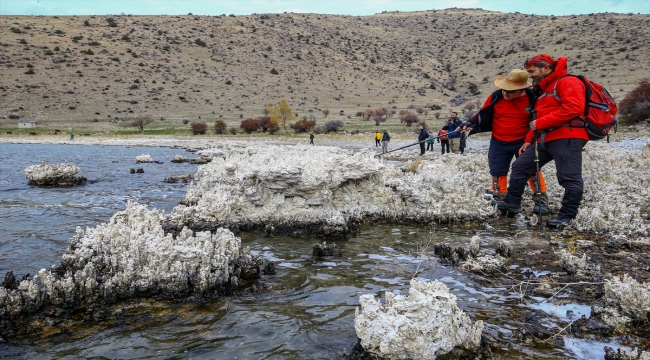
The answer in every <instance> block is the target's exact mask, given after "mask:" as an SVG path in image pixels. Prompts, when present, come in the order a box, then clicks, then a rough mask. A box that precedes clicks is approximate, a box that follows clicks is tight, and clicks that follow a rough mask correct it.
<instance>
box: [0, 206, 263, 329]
mask: <svg viewBox="0 0 650 360" xmlns="http://www.w3.org/2000/svg"><path fill="white" fill-rule="evenodd" d="M163 216H164V212H161V211H158V210H148V209H147V208H146V206H144V205H140V204H137V203H133V202H129V203H128V205H127V208H126V210H124V211H120V212H118V213H116V214H115V215H113V217H112V218H111V219H110V220H109V221H108V222H107V223H104V224H101V225H99V226H97V227H96V228H89V229H87V230H86V231H85V232H84V231H83V230H81V229H80V228H77V234H76V235H75V236H74V238H73V240H72V242H71V244H70V246H69V247H68V250H67V252H66V253H65V254H64V255H63V256H62V259H61V264H60V265H59V266H53V267H52V268H51V269H47V270H46V269H42V270H40V271H39V272H38V274H37V275H35V276H34V277H33V278H32V279H31V280H23V281H21V282H20V284H19V286H18V288H17V289H16V288H15V286H12V281H11V279H10V281H9V286H6V287H0V334H13V333H20V332H26V331H30V330H34V329H36V328H38V327H39V326H43V325H42V323H41V322H40V321H39V320H41V319H43V318H44V317H49V316H51V315H53V314H55V315H54V317H55V319H54V320H52V319H50V320H48V321H49V322H56V321H62V320H63V319H64V318H65V317H66V316H69V315H70V314H72V313H74V312H75V311H79V310H83V311H85V312H87V313H94V312H97V313H101V312H102V311H103V309H104V308H105V307H106V305H110V304H113V303H116V302H118V301H122V300H129V299H134V298H138V297H160V298H167V299H175V298H182V297H187V296H194V297H208V296H213V295H221V294H228V293H230V292H231V291H232V289H234V288H237V287H239V286H240V285H241V284H242V282H244V281H250V280H254V279H256V278H257V277H259V273H260V270H261V269H260V268H261V264H262V262H261V259H260V258H259V257H257V256H253V255H251V254H250V252H249V251H248V250H247V249H244V250H242V249H241V240H240V239H239V238H237V237H235V236H234V235H233V234H232V233H231V232H230V231H228V230H226V229H218V230H217V231H216V232H215V233H214V234H212V233H210V232H197V233H196V234H194V233H193V232H192V231H191V230H189V229H187V228H184V229H182V230H181V231H180V232H179V233H178V234H177V236H176V237H172V235H171V234H167V235H165V234H164V231H163V229H162V226H161V220H162V218H163Z"/></svg>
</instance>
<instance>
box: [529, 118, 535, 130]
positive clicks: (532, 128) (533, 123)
mask: <svg viewBox="0 0 650 360" xmlns="http://www.w3.org/2000/svg"><path fill="white" fill-rule="evenodd" d="M530 129H531V130H533V131H537V120H533V121H531V122H530Z"/></svg>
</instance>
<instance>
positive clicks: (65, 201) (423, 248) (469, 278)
mask: <svg viewBox="0 0 650 360" xmlns="http://www.w3.org/2000/svg"><path fill="white" fill-rule="evenodd" d="M0 150H1V151H2V153H3V155H4V159H5V161H3V162H2V163H1V164H0V193H1V194H2V197H1V200H0V232H2V234H3V236H2V238H1V239H0V274H3V273H4V272H5V271H7V270H14V272H15V273H16V274H17V275H19V276H20V275H22V274H25V273H31V274H32V275H33V274H35V273H36V272H37V271H38V270H39V269H40V268H42V267H49V266H50V265H52V264H55V263H58V262H59V260H60V256H61V254H62V253H63V252H64V251H65V248H66V247H67V246H68V243H69V241H70V239H71V238H72V236H73V234H74V230H75V228H76V226H82V227H85V226H96V225H97V224H99V223H101V222H103V221H106V220H108V219H109V218H110V216H111V215H113V214H114V213H115V212H116V211H119V210H123V209H124V207H125V204H126V201H127V200H135V201H138V202H141V203H146V204H148V205H149V207H150V208H154V207H155V208H160V209H165V210H167V211H169V210H171V208H173V206H175V205H176V204H177V203H178V201H179V200H180V199H181V197H182V195H183V194H184V193H185V188H186V185H184V184H181V185H175V184H167V183H164V182H162V180H163V179H164V178H165V177H168V176H171V175H180V174H185V173H193V172H195V171H196V166H194V165H186V164H173V163H171V162H170V160H171V159H172V158H173V156H174V155H175V154H183V153H184V151H183V150H178V149H166V148H144V147H143V148H140V147H131V148H125V147H108V146H105V147H104V146H72V145H67V146H66V145H6V144H0ZM146 153H149V154H151V155H152V156H153V158H154V159H155V160H159V161H163V162H164V164H162V165H161V164H138V165H136V164H135V156H137V155H141V154H146ZM41 161H48V162H51V163H60V162H71V163H73V164H75V165H77V166H79V167H80V168H81V169H82V173H83V175H84V176H86V177H87V178H88V179H89V182H88V184H87V185H85V186H82V187H74V188H66V189H41V188H36V187H31V186H28V185H27V180H26V179H25V177H24V172H23V170H24V168H25V167H26V166H28V165H31V164H36V163H39V162H41ZM131 167H143V168H144V170H145V172H144V174H133V175H132V174H129V168H131ZM504 227H505V228H504V229H501V230H498V231H495V232H491V233H486V234H484V235H483V236H482V241H483V245H484V246H487V247H490V248H493V247H494V244H495V242H496V241H497V240H498V239H499V238H507V239H510V240H515V241H519V242H524V243H525V242H534V241H538V239H537V235H536V233H535V232H534V231H529V230H527V229H526V228H525V227H524V226H523V225H522V224H519V223H517V222H514V223H512V224H509V225H504ZM475 234H476V231H469V230H461V229H447V228H444V227H437V228H430V227H427V226H418V225H393V226H389V225H375V226H365V227H364V228H363V229H362V230H361V231H360V232H359V233H356V234H352V235H351V236H350V237H349V238H348V239H346V240H341V241H337V242H336V243H337V245H338V246H339V247H340V248H342V249H343V257H340V258H316V257H313V256H312V255H311V253H312V246H313V245H314V244H315V243H316V242H319V241H322V239H309V238H308V239H295V238H285V237H265V236H263V235H262V234H261V233H259V232H248V233H243V234H239V235H240V236H241V238H242V241H243V244H244V245H245V246H250V248H251V249H252V251H253V252H255V253H258V254H260V255H262V256H263V257H265V258H266V259H268V260H269V261H273V262H274V263H275V264H276V267H277V274H276V275H274V276H270V277H269V278H268V279H267V284H268V285H269V289H268V290H267V291H265V292H264V293H263V294H262V295H258V296H250V295H239V296H233V297H229V298H221V299H214V300H210V301H207V302H192V301H186V302H164V301H155V300H150V301H149V304H148V305H147V306H139V307H136V308H132V309H126V310H125V315H124V316H123V317H121V318H120V319H112V320H110V321H104V322H97V323H85V324H83V323H76V322H75V321H74V319H73V320H71V321H70V322H69V324H67V325H66V328H67V329H68V331H65V332H62V333H56V331H55V333H54V334H51V333H48V334H35V335H31V336H28V337H21V338H16V339H10V341H8V342H4V343H3V342H2V340H0V358H3V357H10V358H25V359H27V358H30V359H32V358H36V359H53V358H56V359H78V358H120V359H142V358H170V359H171V358H178V359H181V358H182V359H185V358H192V359H342V358H345V354H347V352H349V351H350V349H352V347H353V346H354V344H355V343H356V334H355V330H354V309H355V307H356V306H358V297H359V295H361V294H374V295H377V296H381V297H383V294H384V293H385V292H386V291H391V292H395V293H404V294H406V293H407V290H408V285H409V281H410V279H411V278H412V277H413V274H414V272H415V270H416V269H419V270H420V272H419V274H418V277H419V278H421V279H429V280H433V279H438V280H441V281H442V282H444V283H445V284H447V286H448V287H449V288H450V289H451V291H452V292H453V293H454V294H455V295H456V296H457V297H458V305H459V306H460V307H461V308H462V309H463V310H465V311H467V312H468V314H470V316H472V317H474V318H475V319H479V320H483V321H485V330H484V332H485V333H487V334H489V336H490V337H491V338H493V339H499V342H500V345H501V346H499V347H497V348H496V349H495V350H497V351H499V353H498V354H495V356H499V357H500V358H521V359H523V358H533V357H534V358H548V359H561V358H585V357H584V356H588V357H591V356H595V355H594V354H596V355H599V354H600V353H599V352H598V351H599V349H602V344H599V343H592V342H589V341H582V340H581V341H582V342H581V343H580V344H579V345H580V348H579V350H574V349H572V348H569V347H568V349H562V348H559V349H558V348H540V347H539V346H537V347H534V345H531V347H528V346H524V345H521V344H519V343H516V342H513V341H510V340H509V337H510V335H511V331H513V330H516V329H518V328H520V326H521V324H519V323H518V322H517V321H516V320H515V318H517V317H516V316H512V314H514V313H516V312H518V311H521V309H522V305H521V303H520V301H519V299H518V296H517V294H516V293H513V292H511V291H508V290H507V289H506V288H504V287H502V286H499V284H495V283H491V282H490V281H489V280H488V279H483V278H482V277H480V276H478V275H476V274H468V273H463V272H461V271H459V270H458V269H455V268H450V267H447V266H442V265H440V264H438V263H437V262H436V261H435V258H434V257H433V245H432V244H433V243H437V242H449V243H450V245H451V246H459V245H466V244H467V243H468V242H469V239H470V238H471V237H472V236H474V235H475ZM515 234H516V236H515ZM427 244H430V245H429V246H427ZM521 271H523V269H511V272H512V273H513V274H517V273H519V272H521ZM501 343H502V344H501ZM574 347H575V346H574ZM493 351H494V350H493ZM594 351H596V353H594ZM584 354H588V355H584ZM588 357H587V358H588ZM600 358H602V355H601V356H600Z"/></svg>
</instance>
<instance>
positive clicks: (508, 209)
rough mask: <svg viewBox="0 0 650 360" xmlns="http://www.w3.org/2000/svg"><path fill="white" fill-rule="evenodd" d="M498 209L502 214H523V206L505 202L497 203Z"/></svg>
mask: <svg viewBox="0 0 650 360" xmlns="http://www.w3.org/2000/svg"><path fill="white" fill-rule="evenodd" d="M496 206H497V209H499V210H501V212H505V213H510V214H519V213H521V211H522V210H521V205H514V204H509V203H507V202H505V201H497V202H496Z"/></svg>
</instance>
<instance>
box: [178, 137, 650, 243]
mask: <svg viewBox="0 0 650 360" xmlns="http://www.w3.org/2000/svg"><path fill="white" fill-rule="evenodd" d="M218 146H219V148H218V149H212V150H209V151H208V150H203V151H201V152H200V153H201V155H202V156H204V155H206V156H211V158H212V162H211V163H209V164H206V165H205V166H201V167H200V168H199V170H198V173H197V174H196V178H197V180H198V182H197V183H196V184H193V185H191V186H190V187H189V189H188V192H187V194H186V195H185V197H184V198H183V200H182V202H181V205H180V206H178V207H177V208H176V209H174V211H173V213H172V214H170V217H169V221H170V222H171V223H174V224H176V226H177V227H178V228H180V227H182V226H184V225H190V226H191V227H192V228H194V229H198V228H200V226H198V225H201V226H204V227H205V228H216V227H219V226H224V227H228V228H231V229H248V228H253V227H260V228H265V229H266V230H267V232H271V233H275V232H285V233H290V234H296V235H300V234H304V233H319V234H324V235H330V236H341V235H344V234H345V233H346V232H348V231H350V230H352V229H354V228H355V227H356V226H358V224H359V223H360V222H363V221H364V220H366V219H372V220H385V221H409V222H430V221H442V222H446V221H450V220H481V219H485V218H487V217H489V216H491V215H492V214H493V213H494V209H493V208H492V207H491V206H490V205H489V203H488V202H486V201H484V200H483V199H482V195H483V192H484V189H485V187H486V184H489V171H488V169H487V160H486V158H485V155H479V156H471V157H469V156H467V157H466V156H458V155H449V156H443V157H431V158H427V160H426V161H424V162H423V163H422V165H420V166H419V167H417V169H416V171H415V172H403V171H401V170H400V168H399V166H394V165H392V164H386V163H384V162H382V160H381V159H378V158H376V157H374V155H375V153H374V152H373V151H372V150H365V149H364V150H355V151H353V150H344V149H340V148H335V147H308V146H304V145H296V146H276V145H269V144H265V145H264V146H261V145H257V144H255V145H251V144H248V145H247V146H242V145H241V144H228V143H224V144H219V145H218ZM649 148H650V145H646V147H645V148H644V149H643V150H627V149H622V148H617V147H614V146H611V145H608V144H604V143H600V142H590V143H589V144H588V145H587V147H586V148H585V151H584V152H583V154H584V165H583V168H584V171H583V172H584V178H585V195H584V200H583V202H582V205H581V207H580V212H579V214H578V217H577V218H576V219H575V221H574V222H573V223H572V226H573V227H574V228H575V229H577V230H579V231H594V232H607V233H619V232H626V233H629V234H631V235H633V236H648V234H650V225H649V224H648V222H647V220H646V218H645V217H647V214H646V213H647V204H648V199H649V198H650V190H649V189H650V188H649V187H648V186H646V185H647V184H648V183H650V172H648V171H647V167H648V165H650V150H649ZM204 153H205V154H204ZM208 154H209V155H208ZM395 154H399V152H396V153H395ZM391 155H392V154H391ZM395 156H398V155H395ZM604 168H607V169H608V170H607V171H603V169H604ZM545 172H546V173H547V177H548V178H549V179H554V177H555V168H554V167H553V166H546V167H545ZM459 184H462V191H459V190H458V189H459V187H458V186H459ZM644 184H645V185H644ZM547 186H548V193H549V195H550V202H549V206H550V208H551V210H552V211H557V210H558V209H559V207H560V201H561V198H562V193H563V189H562V188H561V187H560V186H559V185H558V184H557V182H556V181H549V182H548V184H547ZM529 196H530V194H526V195H524V199H525V201H524V203H523V206H524V210H526V211H531V210H530V209H531V208H532V205H533V202H532V201H530V200H529V199H530V197H529Z"/></svg>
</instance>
